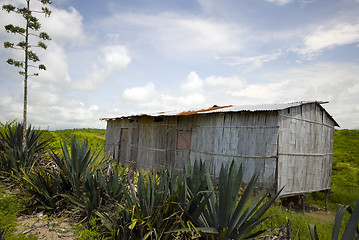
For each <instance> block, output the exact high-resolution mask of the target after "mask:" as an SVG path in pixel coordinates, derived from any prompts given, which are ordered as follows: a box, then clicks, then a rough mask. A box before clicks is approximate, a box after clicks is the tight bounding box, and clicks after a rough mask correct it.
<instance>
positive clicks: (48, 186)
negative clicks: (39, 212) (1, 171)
mask: <svg viewBox="0 0 359 240" xmlns="http://www.w3.org/2000/svg"><path fill="white" fill-rule="evenodd" d="M54 176H55V175H54V174H53V173H51V171H50V170H48V169H45V168H42V167H38V168H35V169H33V170H31V171H29V172H25V171H24V172H23V176H22V179H23V181H24V183H25V184H26V185H25V186H26V190H27V191H28V192H29V193H30V194H31V196H32V197H33V200H35V203H34V204H33V207H37V208H40V209H46V210H55V208H56V203H57V200H58V198H57V197H58V193H59V188H58V184H57V182H58V181H57V179H55V178H54Z"/></svg>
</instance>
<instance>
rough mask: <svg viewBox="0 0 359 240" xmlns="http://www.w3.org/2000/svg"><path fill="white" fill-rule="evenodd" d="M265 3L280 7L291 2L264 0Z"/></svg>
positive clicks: (287, 0)
mask: <svg viewBox="0 0 359 240" xmlns="http://www.w3.org/2000/svg"><path fill="white" fill-rule="evenodd" d="M265 1H267V2H270V3H274V4H277V5H280V6H282V5H286V4H288V3H290V2H292V1H293V0H265Z"/></svg>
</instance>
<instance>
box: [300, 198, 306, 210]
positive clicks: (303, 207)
mask: <svg viewBox="0 0 359 240" xmlns="http://www.w3.org/2000/svg"><path fill="white" fill-rule="evenodd" d="M300 199H301V203H302V212H303V213H304V212H305V204H304V195H300Z"/></svg>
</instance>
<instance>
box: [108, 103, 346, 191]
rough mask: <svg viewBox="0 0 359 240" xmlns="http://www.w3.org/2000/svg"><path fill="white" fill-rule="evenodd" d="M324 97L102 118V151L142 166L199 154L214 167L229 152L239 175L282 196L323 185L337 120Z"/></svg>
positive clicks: (176, 163)
mask: <svg viewBox="0 0 359 240" xmlns="http://www.w3.org/2000/svg"><path fill="white" fill-rule="evenodd" d="M324 103H327V102H320V101H311V102H295V103H288V104H272V105H257V106H234V105H228V106H216V105H215V106H213V107H211V108H207V109H199V110H189V111H173V112H160V113H156V114H140V115H132V116H121V117H113V118H102V120H106V121H107V130H106V141H105V152H106V153H107V154H108V155H111V156H114V158H115V159H117V160H118V161H119V162H120V163H121V164H123V165H126V164H129V163H132V164H133V166H135V167H137V168H143V169H149V168H154V169H160V168H167V169H171V168H172V169H173V168H179V169H183V167H184V166H185V164H187V163H188V162H189V161H190V162H192V163H193V162H194V161H195V160H196V159H197V160H202V161H204V162H206V163H207V164H210V165H211V166H212V168H213V174H214V175H218V174H219V169H220V167H221V165H222V164H223V163H226V162H229V161H232V160H235V161H236V162H237V163H238V166H239V165H240V164H242V166H243V168H244V180H246V181H248V180H249V179H250V178H251V176H252V175H253V174H254V173H258V174H259V179H258V184H259V185H260V186H261V187H265V188H271V189H273V190H274V191H277V190H278V189H280V188H281V187H283V186H285V188H284V190H283V191H282V193H281V196H291V195H302V194H304V193H309V192H318V191H323V192H328V191H329V190H330V184H331V175H332V153H333V135H334V128H335V126H339V125H338V123H337V122H336V121H335V120H334V119H333V117H332V116H330V115H329V113H328V112H327V111H326V110H325V109H324V108H323V106H322V105H323V104H324Z"/></svg>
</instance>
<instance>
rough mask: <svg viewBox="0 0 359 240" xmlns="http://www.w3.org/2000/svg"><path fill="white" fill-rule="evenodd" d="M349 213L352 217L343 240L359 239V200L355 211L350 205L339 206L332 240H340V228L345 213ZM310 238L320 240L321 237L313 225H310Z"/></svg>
mask: <svg viewBox="0 0 359 240" xmlns="http://www.w3.org/2000/svg"><path fill="white" fill-rule="evenodd" d="M346 211H348V212H349V213H350V214H351V215H350V218H349V220H348V223H347V225H346V226H345V229H344V233H343V235H342V238H341V239H342V240H346V239H354V240H355V239H359V227H358V223H359V199H358V201H357V202H356V204H355V207H354V210H352V209H351V207H350V206H349V205H347V206H343V205H341V204H339V206H338V208H337V212H336V214H335V220H334V227H333V232H332V240H337V239H339V235H340V228H341V226H342V222H343V218H344V215H345V212H346ZM309 232H310V237H311V239H312V240H319V237H318V235H317V232H316V226H315V225H313V224H310V225H309Z"/></svg>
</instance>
